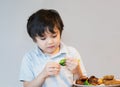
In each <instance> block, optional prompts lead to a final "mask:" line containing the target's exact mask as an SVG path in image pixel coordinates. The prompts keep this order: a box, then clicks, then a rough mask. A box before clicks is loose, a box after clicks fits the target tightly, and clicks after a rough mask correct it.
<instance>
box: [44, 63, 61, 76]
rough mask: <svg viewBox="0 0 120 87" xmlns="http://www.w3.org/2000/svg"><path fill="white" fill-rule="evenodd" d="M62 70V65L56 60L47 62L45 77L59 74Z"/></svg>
mask: <svg viewBox="0 0 120 87" xmlns="http://www.w3.org/2000/svg"><path fill="white" fill-rule="evenodd" d="M59 72H60V65H59V64H58V63H56V62H49V63H47V64H46V66H45V68H44V70H43V74H44V76H45V77H48V76H55V75H58V74H59Z"/></svg>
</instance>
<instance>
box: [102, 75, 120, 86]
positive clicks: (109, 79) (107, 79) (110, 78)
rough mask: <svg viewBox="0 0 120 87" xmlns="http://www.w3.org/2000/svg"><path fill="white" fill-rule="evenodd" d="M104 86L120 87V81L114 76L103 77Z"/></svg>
mask: <svg viewBox="0 0 120 87" xmlns="http://www.w3.org/2000/svg"><path fill="white" fill-rule="evenodd" d="M103 84H105V85H118V84H120V80H117V79H115V78H114V75H106V76H103Z"/></svg>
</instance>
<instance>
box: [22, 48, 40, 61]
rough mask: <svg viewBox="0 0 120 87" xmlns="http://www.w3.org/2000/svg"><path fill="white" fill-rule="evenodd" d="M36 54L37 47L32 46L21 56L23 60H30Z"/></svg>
mask: <svg viewBox="0 0 120 87" xmlns="http://www.w3.org/2000/svg"><path fill="white" fill-rule="evenodd" d="M36 56H38V47H37V46H36V47H34V48H33V49H31V50H29V51H28V52H27V53H25V55H24V56H23V60H32V59H33V58H35V57H36Z"/></svg>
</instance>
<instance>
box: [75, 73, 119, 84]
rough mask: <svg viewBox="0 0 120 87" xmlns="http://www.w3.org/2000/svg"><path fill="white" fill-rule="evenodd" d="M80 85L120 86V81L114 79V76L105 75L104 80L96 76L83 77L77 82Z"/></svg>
mask: <svg viewBox="0 0 120 87" xmlns="http://www.w3.org/2000/svg"><path fill="white" fill-rule="evenodd" d="M75 83H76V84H79V85H93V86H97V85H106V86H107V85H120V80H117V79H115V78H114V75H105V76H103V77H102V78H97V77H95V76H90V77H85V76H84V77H81V78H79V79H78V80H76V82H75Z"/></svg>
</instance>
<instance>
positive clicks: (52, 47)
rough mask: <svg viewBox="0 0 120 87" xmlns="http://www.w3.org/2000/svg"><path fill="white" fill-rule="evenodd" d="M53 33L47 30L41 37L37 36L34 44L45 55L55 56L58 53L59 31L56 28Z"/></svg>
mask: <svg viewBox="0 0 120 87" xmlns="http://www.w3.org/2000/svg"><path fill="white" fill-rule="evenodd" d="M54 31H55V33H54V34H53V33H51V32H50V31H49V30H48V29H47V31H46V32H45V33H44V35H43V37H40V36H37V37H36V38H35V39H36V43H37V44H38V46H39V47H40V48H41V49H42V51H43V52H44V53H45V54H52V55H53V54H56V53H58V52H59V48H60V47H59V45H60V31H59V30H58V28H55V29H54Z"/></svg>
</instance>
